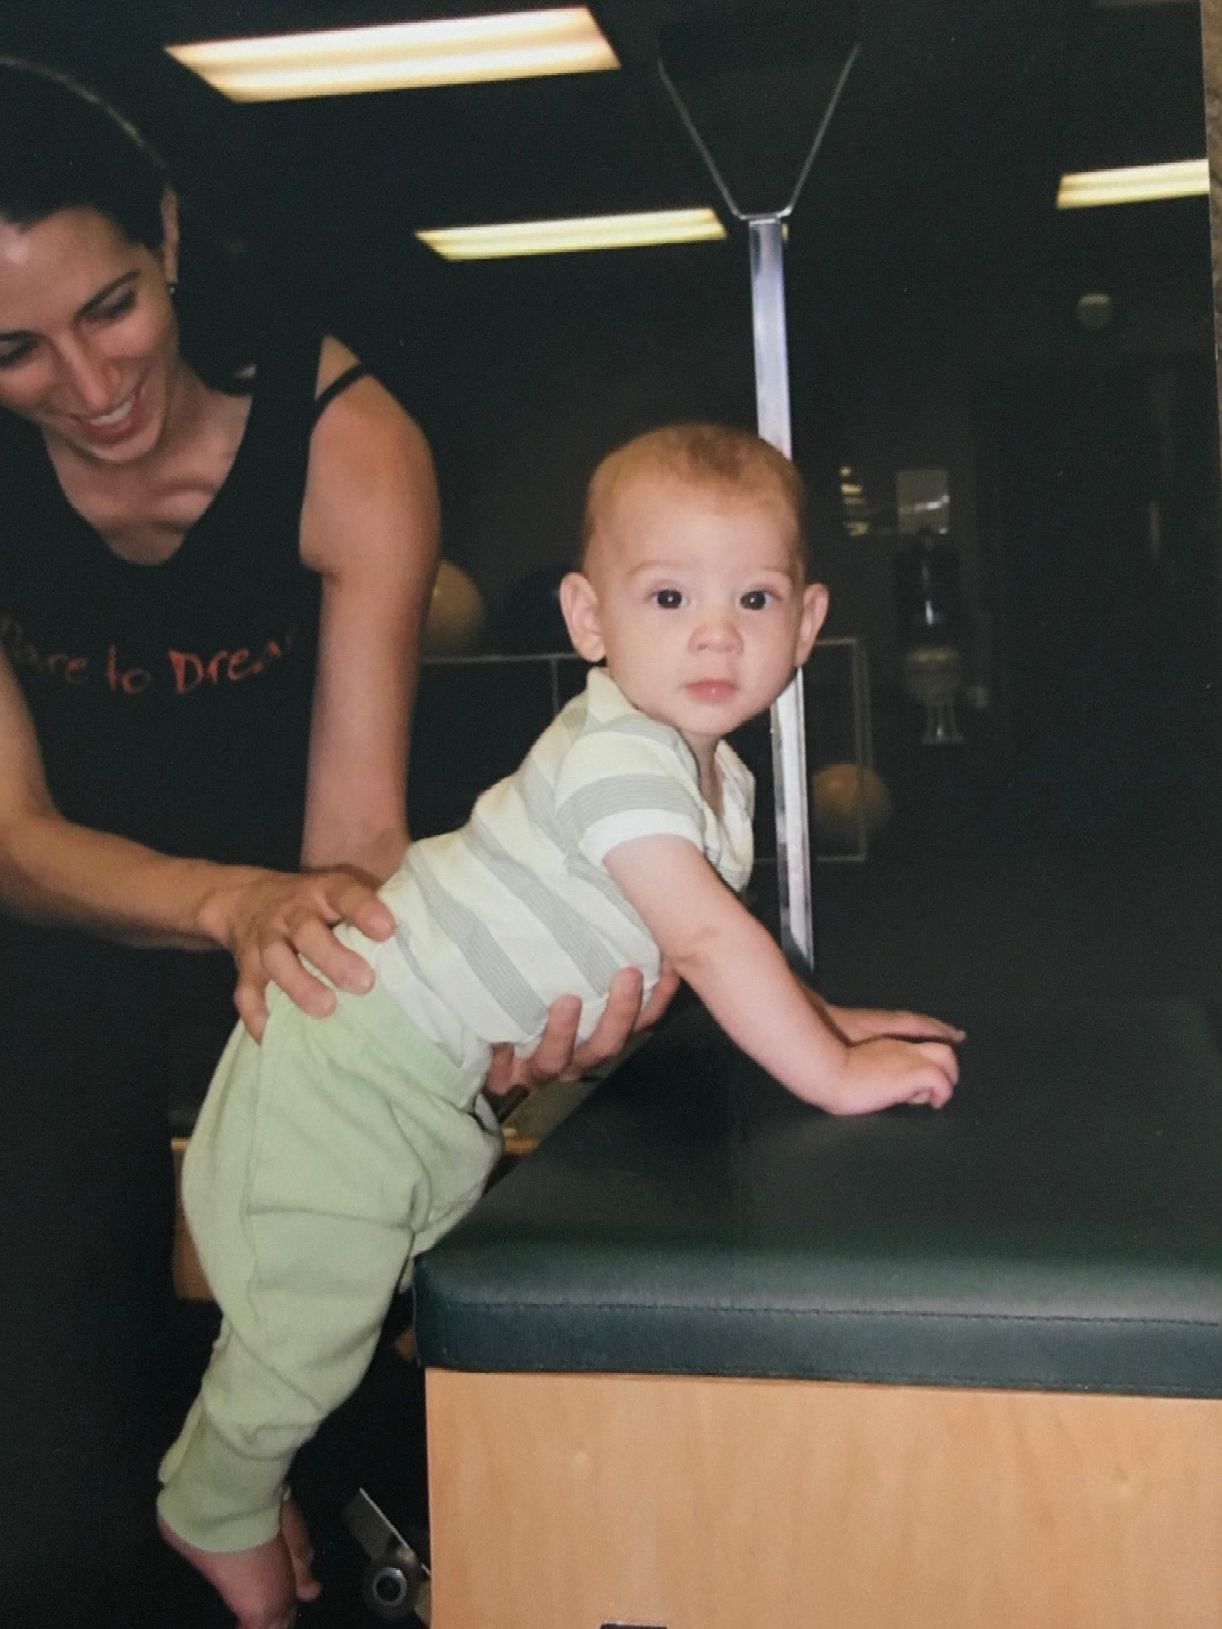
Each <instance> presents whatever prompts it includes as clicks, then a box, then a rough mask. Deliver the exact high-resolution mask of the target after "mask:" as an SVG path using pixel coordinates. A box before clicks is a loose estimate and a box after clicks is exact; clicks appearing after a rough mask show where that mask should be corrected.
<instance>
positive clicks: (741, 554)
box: [585, 472, 827, 756]
mask: <svg viewBox="0 0 1222 1629" xmlns="http://www.w3.org/2000/svg"><path fill="white" fill-rule="evenodd" d="M585 575H586V576H587V578H588V579H589V581H590V583H591V585H592V587H593V590H594V593H595V595H596V597H597V619H598V634H599V638H600V640H601V643H602V646H603V648H604V652H605V655H606V658H607V666H608V668H609V670H610V672H611V676H612V678H613V679H615V681H616V683H617V684H618V685H619V687H620V689H621V690H622V691H623V692H624V694H625V695H626V696H627V697H628V699H629V701H631V702H633V703H634V705H636V706H637V707H639V708H640V709H641V710H642V712H645V713H648V714H649V715H650V716H651V717H653V718H658V719H661V720H663V721H664V722H665V723H668V724H671V725H673V726H674V727H675V728H676V729H678V730H679V731H680V732H681V733H682V734H683V736H684V737H685V738H686V739H687V741H688V743H689V745H691V746H692V748H693V749H694V750H695V751H696V752H697V755H698V756H699V754H700V748H701V746H702V745H703V746H707V745H708V744H709V743H710V742H716V741H717V740H719V739H720V738H721V737H722V736H725V735H727V734H729V732H730V731H732V730H735V729H737V728H738V726H739V725H740V724H743V723H745V722H746V720H747V719H749V718H753V717H754V716H755V715H756V714H757V713H760V712H762V711H763V710H764V709H765V708H766V707H768V706H770V705H771V703H772V702H773V701H774V700H775V699H776V697H777V696H778V695H779V694H780V692H781V691H782V690H783V689H784V688H785V685H786V684H787V683H788V681H789V679H790V677H791V675H792V673H793V671H794V668H795V667H797V666H799V665H800V664H801V663H802V662H804V661H805V660H806V657H807V656H808V655H809V654H810V649H811V646H812V645H813V644H814V640H815V635H816V633H817V632H818V630H819V626H820V624H821V623H822V621H823V617H824V615H825V613H826V609H827V591H826V589H824V588H823V587H822V586H821V585H819V584H810V585H806V584H804V582H803V580H802V572H801V563H800V560H799V558H798V552H797V549H796V547H795V542H794V523H793V517H792V515H791V514H790V513H789V510H788V508H787V507H786V505H785V504H784V503H783V501H782V499H781V498H780V496H779V495H778V494H776V493H773V492H771V491H769V490H768V489H766V488H764V489H756V490H748V491H740V490H738V489H736V488H734V487H731V486H729V485H723V484H720V483H708V484H699V485H698V484H694V483H692V482H688V481H685V480H681V479H680V478H679V477H677V476H672V475H667V474H663V473H660V472H645V473H642V474H639V475H636V476H634V477H632V478H631V479H630V480H628V481H626V482H624V483H623V485H622V486H621V487H620V488H619V489H618V490H616V491H613V492H612V493H611V494H610V495H609V497H608V500H607V503H606V505H605V508H604V512H603V514H602V516H601V517H600V519H599V522H598V525H597V527H596V529H595V533H594V536H593V538H592V539H591V542H590V546H589V549H588V551H587V556H586V569H585Z"/></svg>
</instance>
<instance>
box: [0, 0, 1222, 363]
mask: <svg viewBox="0 0 1222 1629" xmlns="http://www.w3.org/2000/svg"><path fill="white" fill-rule="evenodd" d="M521 3H522V0H515V4H521ZM495 9H505V7H503V6H502V7H496V6H493V5H490V4H487V3H483V4H479V3H475V4H473V3H472V0H440V3H439V0H398V3H394V0H107V3H106V4H105V5H104V6H103V5H101V4H99V3H98V0H88V3H86V0H4V3H3V5H2V7H0V48H7V49H15V50H18V51H24V52H25V53H27V54H33V55H38V56H42V57H46V58H49V59H50V60H52V61H55V62H57V63H60V64H62V65H64V66H66V67H68V68H70V69H72V70H74V71H76V72H77V73H79V74H81V75H83V76H84V77H86V78H88V79H91V80H92V81H93V82H94V83H96V84H97V85H98V87H99V88H100V89H101V90H102V91H103V92H104V93H107V94H109V95H111V96H112V97H113V98H114V99H115V100H116V101H118V102H119V104H120V105H121V106H125V107H127V108H128V109H130V110H131V111H132V112H133V114H134V116H135V117H136V118H137V121H138V122H141V123H143V124H144V125H145V126H146V128H148V129H149V130H150V132H151V133H152V134H153V136H154V139H155V140H156V141H158V142H159V144H160V145H161V146H162V147H163V149H165V150H166V152H167V156H168V157H169V159H170V161H171V167H172V169H173V171H174V173H175V175H176V177H178V178H179V180H180V182H182V183H183V184H184V190H185V189H190V191H191V192H192V193H193V194H194V195H196V196H198V197H202V198H203V199H204V200H206V201H207V203H208V204H209V205H210V207H211V211H212V213H213V214H214V216H215V217H217V218H218V219H219V220H220V221H221V222H222V223H224V224H225V225H227V226H228V227H229V228H231V229H233V230H235V231H236V232H238V233H239V234H241V235H244V236H246V237H248V238H251V239H254V240H256V241H259V242H261V243H263V244H264V245H265V246H266V245H271V246H272V247H273V250H274V252H275V253H276V254H278V255H279V257H280V260H281V263H282V266H283V265H291V267H292V278H293V282H294V284H295V285H300V286H302V287H305V286H326V287H328V288H330V289H332V290H346V291H347V298H348V300H349V326H350V327H352V326H354V325H355V327H356V328H357V329H358V330H359V328H360V321H361V315H362V310H364V309H366V308H367V310H368V312H369V313H370V323H369V326H370V327H371V328H374V327H376V328H377V329H378V330H379V331H382V332H385V331H387V330H389V329H396V328H397V330H399V331H400V332H401V331H402V329H403V328H404V326H405V319H404V317H403V313H404V312H405V311H419V310H424V311H427V312H430V313H431V312H433V311H434V310H435V309H439V307H435V306H434V304H433V301H434V298H435V297H436V291H437V290H442V291H443V292H444V291H446V290H448V291H450V293H451V294H452V292H453V290H454V289H459V290H461V291H462V294H461V299H462V300H465V301H467V302H468V304H469V303H470V301H471V300H472V299H477V300H482V299H484V298H485V291H486V290H489V289H491V288H492V286H493V284H492V282H491V277H492V274H491V273H489V272H488V271H486V270H485V271H478V270H473V269H468V268H443V267H442V265H441V263H440V262H439V261H437V260H436V258H435V257H434V256H432V255H431V254H429V253H428V252H427V251H425V250H423V249H421V248H419V246H418V245H416V244H415V242H414V239H413V236H412V234H413V232H414V231H415V229H416V228H418V227H422V226H436V225H443V224H460V223H467V222H479V221H496V220H505V219H514V218H527V217H532V216H549V215H570V214H578V213H583V212H597V213H604V212H610V211H615V210H620V209H628V208H648V207H670V206H678V205H685V204H693V203H705V204H710V205H714V206H716V205H718V203H719V199H718V196H717V193H716V189H715V187H714V185H713V183H712V181H711V180H710V178H709V177H708V175H707V174H706V173H705V171H704V170H703V168H702V167H701V165H700V163H699V161H698V160H697V158H696V156H695V154H694V152H693V149H692V146H691V143H690V142H689V140H688V138H687V135H686V134H685V132H684V131H683V129H682V127H681V125H680V122H679V120H678V117H677V116H676V114H675V112H674V110H673V108H672V107H671V106H670V105H669V104H668V103H667V102H666V100H665V98H664V96H663V93H662V91H661V89H660V85H659V80H658V76H657V73H656V58H657V53H658V40H659V38H660V37H662V36H663V35H665V34H666V31H667V30H671V31H674V30H675V29H679V30H680V31H682V30H684V29H686V30H688V31H689V32H694V34H695V36H696V37H698V38H712V39H715V38H716V37H717V34H718V31H719V29H721V28H722V27H723V25H724V24H725V22H726V19H727V18H728V17H730V16H731V14H732V13H733V11H734V7H733V5H732V3H731V0H593V5H592V9H593V10H594V12H595V13H596V15H597V17H598V19H599V21H600V22H601V24H602V25H603V27H604V29H605V31H606V32H607V33H608V35H609V36H610V37H611V39H612V40H613V42H614V44H615V45H616V47H617V50H618V51H619V53H620V56H621V59H622V62H623V70H622V71H621V72H618V73H602V74H584V75H576V76H570V77H566V78H557V79H537V80H530V81H519V82H514V83H501V84H490V85H476V86H462V87H454V88H439V89H431V90H425V91H414V92H392V93H382V94H377V95H366V96H355V97H347V96H345V97H332V98H322V99H318V100H314V101H304V102H283V103H270V104H262V105H244V106H243V105H235V104H232V103H229V102H228V101H226V100H225V98H223V97H221V96H220V95H218V94H217V93H215V92H213V91H212V90H210V89H209V88H208V87H206V86H205V85H203V83H202V82H200V81H199V80H198V79H196V78H195V76H194V75H192V74H190V73H188V72H187V71H186V70H185V69H182V68H181V67H179V66H178V64H176V63H175V62H173V61H172V60H171V59H170V58H169V57H167V56H166V55H165V53H164V51H163V50H162V47H163V46H164V45H165V44H166V43H168V42H174V41H183V40H190V39H198V38H201V37H210V36H218V35H233V34H249V33H259V32H283V31H287V30H291V29H295V28H300V27H312V26H340V25H350V24H354V23H361V22H378V21H386V20H389V19H393V18H405V17H407V18H416V17H424V16H437V15H441V14H445V13H452V14H456V15H458V14H466V13H470V12H472V11H477V10H485V11H491V10H495ZM747 12H748V14H749V15H750V16H751V17H753V18H760V17H763V16H769V17H772V18H773V19H775V20H776V23H777V30H778V31H779V35H780V37H781V38H782V42H783V43H784V40H785V36H786V31H788V32H789V35H790V36H792V37H791V38H790V39H789V41H788V44H787V45H786V46H785V48H784V49H781V50H780V51H779V52H774V54H773V57H772V59H771V61H770V63H769V64H768V65H767V71H766V72H765V73H763V74H762V75H760V74H758V73H753V72H752V64H751V62H750V61H748V60H745V58H744V57H743V55H742V53H741V52H740V54H739V55H738V56H737V57H736V58H735V61H734V71H733V73H732V74H731V75H730V76H729V78H728V79H724V78H723V80H722V81H720V83H721V86H722V89H723V90H727V89H728V97H723V101H725V103H726V105H727V106H728V108H729V110H730V113H731V120H730V123H731V125H732V126H733V128H731V129H730V130H729V132H728V135H727V137H726V141H727V143H728V148H729V149H732V150H734V151H735V152H738V153H740V154H741V153H750V154H753V155H754V158H753V160H752V162H753V163H754V167H755V170H756V172H757V176H758V180H759V184H760V186H761V188H762V192H761V194H760V195H759V196H758V197H757V196H754V195H753V196H752V197H750V198H744V199H743V200H742V201H743V202H745V203H747V204H748V205H751V206H754V207H759V206H760V204H764V205H771V204H773V203H775V202H779V201H781V200H782V199H783V198H784V196H785V195H786V194H787V192H788V190H789V185H790V182H791V179H792V177H793V174H794V171H795V168H796V163H797V157H798V156H799V155H800V154H801V152H802V151H803V149H804V147H805V144H806V143H807V142H808V141H809V139H810V135H811V134H812V133H813V128H814V124H815V121H816V119H817V115H818V107H817V105H816V104H817V102H818V96H817V95H814V96H812V94H811V91H810V78H809V74H808V73H807V69H808V66H809V63H810V62H811V61H813V60H814V59H815V57H816V56H817V54H818V52H819V51H820V50H821V43H820V42H821V40H822V39H823V37H824V36H825V35H826V34H827V33H828V32H829V30H830V29H831V27H832V24H833V22H834V21H839V20H840V19H842V18H843V16H844V15H845V14H846V13H845V10H844V9H843V8H841V7H840V6H839V5H836V6H835V7H834V6H833V5H832V0H785V3H783V4H779V3H769V0H755V3H753V4H752V5H750V6H748V7H747ZM851 16H852V19H853V23H854V31H855V32H856V34H857V35H858V36H859V37H860V40H861V42H862V46H863V50H862V55H861V59H860V61H859V63H858V65H857V67H856V69H855V71H854V73H853V74H852V76H851V78H850V81H849V83H848V86H847V89H846V91H845V93H844V97H843V100H842V102H841V104H840V107H839V110H838V112H837V114H836V117H835V119H834V121H833V123H832V126H831V129H830V131H829V133H828V136H827V139H826V142H825V143H824V146H823V149H822V151H821V153H820V156H819V159H818V162H817V164H816V166H815V168H814V170H813V172H812V174H811V177H810V180H809V183H808V185H807V188H806V190H805V192H804V193H803V196H802V198H801V201H800V204H799V207H798V210H797V212H796V214H795V218H794V222H793V226H792V230H791V235H790V245H789V251H788V255H787V275H788V277H789V279H790V290H791V298H792V297H793V295H794V293H795V291H797V293H799V294H800V295H801V297H802V301H803V309H804V311H806V312H808V313H813V314H814V315H812V316H811V317H810V319H809V322H808V324H807V327H808V328H810V329H812V330H814V329H817V328H818V326H819V324H820V323H821V322H822V323H824V325H826V324H828V323H832V322H834V324H835V325H836V327H837V328H838V329H839V330H840V331H842V332H843V333H844V334H845V335H847V336H849V339H850V340H852V339H853V337H854V336H860V335H861V334H864V333H868V331H869V330H870V329H871V327H872V326H873V325H874V323H875V317H876V313H877V311H878V310H879V309H880V306H881V305H882V304H883V303H885V302H888V301H891V300H893V298H894V296H895V292H896V290H897V289H900V288H904V289H910V288H912V287H917V286H921V285H928V286H934V285H936V284H939V283H941V282H944V281H946V280H947V279H953V280H955V281H956V282H958V283H959V284H967V285H971V286H975V285H979V287H980V288H982V289H983V288H988V289H995V288H1000V289H1003V290H1004V289H1005V288H1006V285H1007V280H1008V279H1009V278H1010V276H1011V268H1012V265H1013V263H1014V262H1015V260H1016V258H1017V257H1019V256H1020V255H1022V254H1023V253H1026V252H1028V250H1029V247H1030V244H1031V243H1032V242H1033V241H1037V240H1038V241H1041V242H1043V241H1047V242H1048V243H1050V244H1051V243H1052V241H1053V238H1052V234H1053V233H1056V234H1057V246H1058V247H1057V252H1058V254H1060V255H1061V256H1062V259H1063V260H1065V261H1066V263H1068V264H1070V265H1071V266H1072V268H1073V275H1074V276H1077V275H1079V268H1081V275H1082V276H1087V275H1089V274H1090V273H1091V272H1093V271H1094V269H1095V268H1102V269H1103V272H1102V274H1103V275H1106V267H1107V266H1108V264H1109V262H1110V261H1113V260H1116V259H1118V258H1119V257H1122V256H1123V257H1124V258H1125V259H1126V260H1127V261H1128V262H1132V261H1133V259H1134V257H1137V258H1140V257H1142V256H1146V257H1147V258H1151V257H1152V258H1154V259H1157V260H1164V259H1168V258H1170V259H1174V257H1175V256H1176V254H1177V253H1178V252H1179V250H1178V249H1177V247H1176V246H1177V244H1178V243H1179V242H1180V240H1181V239H1182V238H1184V239H1185V240H1186V241H1187V240H1191V241H1190V248H1191V253H1193V254H1195V255H1197V256H1198V257H1199V254H1200V252H1201V240H1202V233H1203V232H1206V231H1207V216H1206V212H1205V210H1204V207H1203V205H1202V203H1201V200H1194V201H1193V202H1192V203H1191V204H1189V205H1188V206H1176V205H1159V206H1155V208H1154V210H1153V212H1146V211H1134V210H1124V209H1109V210H1092V211H1084V212H1080V213H1079V215H1078V217H1077V218H1076V219H1070V218H1068V217H1065V216H1062V217H1060V219H1055V218H1054V210H1053V199H1054V197H1055V188H1056V182H1057V178H1058V177H1059V175H1060V173H1061V171H1062V169H1064V168H1084V167H1092V166H1096V165H1106V164H1121V163H1135V162H1142V161H1151V160H1158V159H1171V158H1184V157H1193V156H1198V155H1200V154H1201V153H1203V152H1204V114H1203V96H1202V88H1201V62H1200V24H1199V15H1198V9H1197V7H1196V5H1193V4H1183V3H1174V0H1170V3H1169V0H1163V3H1158V4H1149V5H1137V4H1123V3H1122V4H1117V3H1112V4H1103V5H1092V4H1089V3H1088V0H864V4H862V5H860V6H859V7H857V8H854V10H853V12H852V14H851ZM724 150H725V149H723V151H724ZM778 188H779V191H778ZM727 253H728V254H730V255H731V256H732V258H733V259H734V267H735V275H736V276H737V275H739V270H738V269H739V267H740V266H741V262H740V261H739V260H738V258H737V251H734V250H733V246H731V250H730V251H718V250H717V249H716V248H715V247H710V246H700V247H699V248H697V249H695V250H687V251H674V250H658V251H645V252H641V253H638V254H637V255H635V256H631V257H630V256H618V257H617V256H598V257H588V256H586V257H575V258H570V259H569V260H568V262H567V263H566V265H565V267H564V268H563V276H564V278H565V279H567V280H569V281H574V282H579V281H580V280H581V278H583V277H585V278H587V279H589V278H591V277H592V276H593V275H594V274H593V273H592V272H591V271H590V269H589V267H588V265H587V266H586V267H584V268H580V267H577V265H576V260H584V261H586V262H589V261H591V260H592V259H596V260H597V262H598V263H599V271H598V276H599V277H600V278H601V279H602V280H604V281H605V283H606V285H607V287H608V288H611V287H613V286H614V285H615V282H616V279H617V278H627V277H629V276H631V277H632V278H634V279H636V280H637V281H638V283H642V282H647V281H648V279H649V277H650V276H651V275H659V276H660V275H663V274H661V273H655V272H651V267H657V266H660V265H662V264H663V263H664V264H665V266H666V268H667V269H666V273H665V275H667V276H670V275H671V271H670V268H671V267H672V266H674V265H678V264H680V263H681V257H682V256H683V255H685V254H686V255H688V256H689V257H690V256H696V257H698V261H697V260H689V262H688V264H689V265H690V266H696V265H697V264H699V265H700V266H703V267H707V268H712V267H714V266H716V265H721V264H723V260H724V256H725V254H727ZM719 254H721V255H722V256H723V258H722V259H719V258H718V256H719ZM659 257H661V258H659ZM676 257H678V258H676ZM628 260H631V261H632V270H631V272H630V273H629V272H627V271H622V270H621V269H620V268H619V267H618V266H617V267H614V268H613V267H612V266H611V265H610V262H612V261H621V262H622V261H628ZM727 263H728V262H727ZM497 275H498V276H499V277H500V278H501V279H502V281H503V280H504V279H506V278H509V279H512V278H514V277H515V276H516V277H517V278H518V279H519V283H520V284H521V286H523V287H525V285H526V280H527V278H528V277H529V276H533V277H534V279H535V281H534V282H533V283H532V284H531V285H530V286H531V288H532V289H533V291H534V297H535V298H536V299H538V298H544V299H546V298H552V297H554V293H553V294H552V295H548V294H547V293H546V291H547V290H549V289H550V290H552V291H554V290H555V289H556V288H557V287H559V286H560V284H559V279H560V277H561V270H560V269H558V267H557V266H555V265H554V266H553V267H552V268H550V269H548V270H547V271H546V272H545V271H543V270H538V271H536V272H535V273H529V272H527V271H526V270H522V271H520V272H517V273H514V272H512V271H510V272H504V271H503V272H500V273H498V274H497ZM721 275H728V274H721ZM549 279H550V281H549ZM712 281H715V277H712V278H710V286H711V283H712ZM691 286H692V288H694V290H695V291H696V293H695V297H697V298H698V297H699V294H700V291H701V289H702V286H703V285H702V281H701V276H700V274H699V273H698V272H697V273H693V274H692V284H691ZM541 291H542V292H541ZM356 337H357V340H358V342H359V343H360V344H361V345H363V346H365V347H367V346H368V344H369V341H368V340H367V339H366V338H365V337H364V336H363V335H362V334H360V333H359V332H358V333H357V336H356ZM400 342H401V341H400Z"/></svg>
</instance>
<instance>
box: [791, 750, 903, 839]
mask: <svg viewBox="0 0 1222 1629" xmlns="http://www.w3.org/2000/svg"><path fill="white" fill-rule="evenodd" d="M810 790H811V802H812V805H813V809H814V817H815V834H816V836H817V837H818V838H819V840H820V841H821V842H822V843H823V844H825V845H826V846H827V847H828V848H834V849H845V848H849V849H851V848H856V847H857V846H858V844H859V843H860V842H861V841H862V839H863V837H864V838H870V837H873V836H874V835H875V834H876V833H878V832H880V831H881V830H882V829H883V827H884V826H885V825H886V824H887V822H888V820H890V818H891V794H890V792H889V791H888V790H887V783H886V781H884V780H883V778H882V776H881V775H879V774H877V773H876V772H875V771H874V770H873V769H869V768H867V766H866V765H865V764H827V765H826V766H825V767H824V768H823V769H819V770H816V771H815V773H814V774H813V775H812V776H811V779H810Z"/></svg>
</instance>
